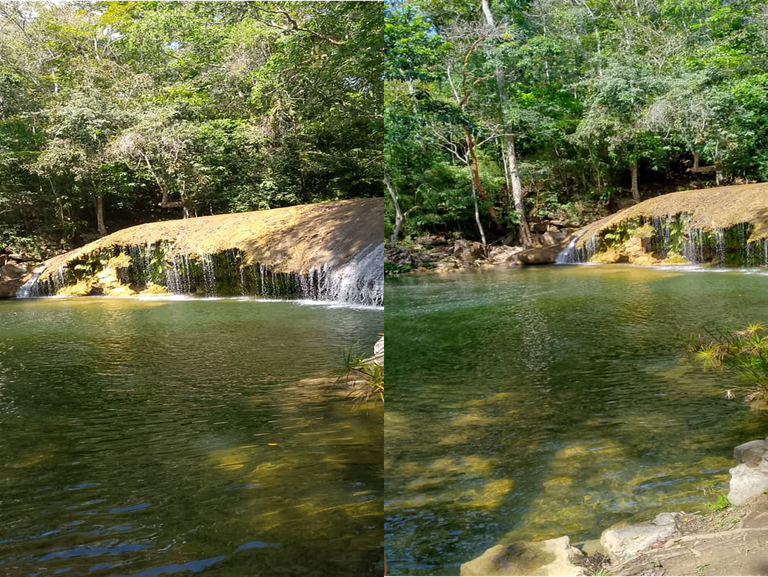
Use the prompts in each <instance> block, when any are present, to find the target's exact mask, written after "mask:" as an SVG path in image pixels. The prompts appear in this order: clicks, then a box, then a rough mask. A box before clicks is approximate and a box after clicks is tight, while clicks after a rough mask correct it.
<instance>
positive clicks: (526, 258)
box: [509, 244, 562, 265]
mask: <svg viewBox="0 0 768 577" xmlns="http://www.w3.org/2000/svg"><path fill="white" fill-rule="evenodd" d="M561 250H562V246H561V245H559V244H557V245H551V246H542V247H537V248H531V249H528V250H524V251H522V252H519V253H518V254H516V255H514V256H513V257H512V258H511V259H510V261H509V263H510V264H524V265H531V264H553V263H554V262H555V260H557V255H558V254H560V251H561Z"/></svg>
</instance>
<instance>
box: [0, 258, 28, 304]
mask: <svg viewBox="0 0 768 577" xmlns="http://www.w3.org/2000/svg"><path fill="white" fill-rule="evenodd" d="M28 273H29V271H28V269H27V267H26V266H25V265H21V264H15V263H12V262H8V263H7V264H5V265H3V266H0V299H9V298H13V297H15V296H16V291H17V290H19V288H21V285H23V284H24V281H26V277H27V275H28Z"/></svg>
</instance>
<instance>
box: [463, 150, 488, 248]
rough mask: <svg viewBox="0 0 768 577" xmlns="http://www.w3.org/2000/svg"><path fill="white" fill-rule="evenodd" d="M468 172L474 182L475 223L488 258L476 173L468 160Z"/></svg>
mask: <svg viewBox="0 0 768 577" xmlns="http://www.w3.org/2000/svg"><path fill="white" fill-rule="evenodd" d="M467 170H469V174H470V176H471V179H470V180H471V181H472V200H473V201H474V202H475V222H476V223H477V230H478V231H479V232H480V240H481V241H482V243H483V254H484V255H485V257H486V258H487V257H488V244H487V243H486V241H485V231H484V230H483V223H482V222H480V206H479V205H478V203H477V193H478V189H477V186H476V184H475V171H474V170H473V169H472V162H471V161H470V160H469V158H467Z"/></svg>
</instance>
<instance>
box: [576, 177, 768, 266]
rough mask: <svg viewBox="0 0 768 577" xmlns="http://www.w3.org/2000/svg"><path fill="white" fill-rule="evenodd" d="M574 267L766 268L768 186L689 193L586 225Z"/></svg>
mask: <svg viewBox="0 0 768 577" xmlns="http://www.w3.org/2000/svg"><path fill="white" fill-rule="evenodd" d="M564 256H567V257H568V259H569V260H570V262H588V261H590V262H600V263H614V262H629V263H632V264H639V265H656V264H662V265H679V264H690V263H693V264H702V263H712V264H715V265H718V266H725V265H728V266H731V265H738V266H755V265H768V184H766V183H762V184H747V185H741V186H728V187H720V188H711V189H704V190H686V191H682V192H675V193H671V194H665V195H662V196H658V197H655V198H651V199H649V200H646V201H644V202H641V203H639V204H636V205H633V206H630V207H629V208H625V209H623V210H620V211H619V212H617V213H615V214H612V215H610V216H608V217H606V218H603V219H601V220H598V221H596V222H593V223H592V224H589V225H587V226H586V227H584V228H582V229H581V230H580V231H579V232H578V240H577V241H576V243H575V245H574V246H573V247H572V249H571V250H570V251H569V252H568V254H567V255H565V254H564Z"/></svg>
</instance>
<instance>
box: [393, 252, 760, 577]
mask: <svg viewBox="0 0 768 577" xmlns="http://www.w3.org/2000/svg"><path fill="white" fill-rule="evenodd" d="M763 272H765V271H763ZM385 290H386V299H387V300H386V302H387V305H386V323H385V324H386V332H387V343H388V346H387V362H388V366H389V370H388V374H387V388H388V390H387V411H386V417H385V421H386V422H385V429H386V451H385V455H386V457H385V463H386V465H385V468H386V485H385V515H386V523H385V532H386V550H387V559H388V562H389V570H390V572H391V573H392V574H399V575H412V574H418V575H430V574H434V575H458V572H459V565H460V564H461V563H462V562H465V561H469V560H471V559H473V558H474V557H476V556H478V555H480V554H481V553H482V552H483V551H484V550H485V549H487V548H488V547H491V546H493V545H495V544H496V543H498V542H499V541H500V540H503V539H509V540H524V539H537V540H538V539H547V538H551V537H559V536H562V535H569V536H570V537H571V539H572V541H573V542H574V543H575V542H579V541H581V540H586V539H591V538H597V537H599V534H600V532H601V531H602V530H603V529H605V528H607V527H608V526H609V525H611V524H613V523H615V522H617V521H621V520H626V519H633V518H634V519H637V520H646V519H648V518H651V517H653V515H654V514H655V513H658V512H662V511H669V510H685V511H689V512H692V511H696V510H703V509H704V505H705V503H707V502H712V501H714V500H715V499H716V497H717V495H718V494H721V493H724V492H727V482H728V469H729V467H732V466H734V465H735V461H733V460H732V458H731V457H732V452H733V447H734V446H736V445H737V444H739V443H742V442H745V441H748V440H752V439H755V438H760V437H761V436H765V434H766V432H768V431H766V429H767V428H768V427H767V425H768V419H766V418H765V417H761V416H760V415H757V414H754V413H751V412H749V411H748V410H747V409H746V407H745V406H744V405H743V404H742V403H741V402H740V401H737V400H731V401H729V400H726V399H725V398H724V396H723V391H724V389H726V388H728V386H729V384H733V383H734V382H736V377H735V376H733V375H732V374H728V373H720V372H707V373H704V372H702V370H701V368H700V367H699V366H697V365H696V364H694V363H691V362H689V361H688V360H687V359H686V358H685V356H684V355H683V354H682V351H683V345H682V343H681V342H680V339H681V338H682V337H685V336H686V335H688V334H690V333H694V332H699V331H701V329H702V328H704V327H705V326H706V325H711V324H713V323H715V324H718V325H720V326H722V325H730V326H733V327H734V328H742V327H743V326H744V325H746V324H747V323H749V322H764V323H765V322H768V297H766V295H768V276H766V275H764V274H749V273H745V272H738V271H728V272H717V271H690V270H684V269H672V268H669V269H665V270H654V269H647V268H639V267H631V266H550V267H540V268H524V269H518V270H504V271H488V272H477V273H457V274H454V275H440V276H438V275H423V276H414V277H404V278H395V279H389V280H387V283H386V288H385Z"/></svg>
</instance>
